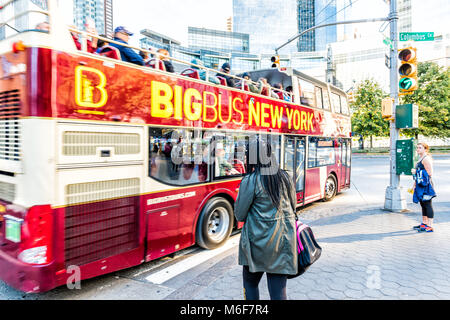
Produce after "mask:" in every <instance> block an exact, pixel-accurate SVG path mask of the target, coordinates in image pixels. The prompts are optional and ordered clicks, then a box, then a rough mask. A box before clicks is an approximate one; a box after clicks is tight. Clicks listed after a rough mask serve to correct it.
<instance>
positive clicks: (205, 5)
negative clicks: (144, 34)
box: [113, 0, 233, 47]
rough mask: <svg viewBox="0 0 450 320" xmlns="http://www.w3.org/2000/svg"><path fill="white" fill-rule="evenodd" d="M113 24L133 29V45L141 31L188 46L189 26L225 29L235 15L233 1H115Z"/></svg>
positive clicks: (139, 36) (137, 40) (131, 41)
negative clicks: (161, 35)
mask: <svg viewBox="0 0 450 320" xmlns="http://www.w3.org/2000/svg"><path fill="white" fill-rule="evenodd" d="M113 11H114V17H113V19H114V26H121V25H122V26H125V27H126V28H128V29H129V31H131V32H134V33H135V34H134V36H133V37H132V39H131V40H130V43H131V44H135V45H136V44H139V39H140V38H141V35H139V34H140V31H141V30H143V29H150V30H152V31H155V32H158V33H161V34H163V35H165V36H169V37H171V38H173V39H175V40H178V41H180V42H181V44H182V45H183V46H186V47H187V46H188V26H191V27H200V28H208V29H216V30H226V25H227V18H228V17H231V16H232V15H233V8H232V0H158V1H156V0H113Z"/></svg>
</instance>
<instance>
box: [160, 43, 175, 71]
mask: <svg viewBox="0 0 450 320" xmlns="http://www.w3.org/2000/svg"><path fill="white" fill-rule="evenodd" d="M157 52H158V53H160V54H161V55H159V59H161V60H162V62H164V67H165V68H166V71H167V72H172V73H173V72H175V70H174V68H173V65H172V62H171V61H170V59H169V58H168V57H170V53H169V51H167V50H166V49H159V50H158V51H157Z"/></svg>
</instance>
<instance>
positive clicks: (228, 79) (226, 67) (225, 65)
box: [216, 62, 235, 87]
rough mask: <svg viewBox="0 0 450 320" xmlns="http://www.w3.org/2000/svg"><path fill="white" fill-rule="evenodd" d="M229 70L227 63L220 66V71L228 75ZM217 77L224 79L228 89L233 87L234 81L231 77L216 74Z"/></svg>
mask: <svg viewBox="0 0 450 320" xmlns="http://www.w3.org/2000/svg"><path fill="white" fill-rule="evenodd" d="M230 70H231V67H230V64H229V63H228V62H225V63H224V64H223V65H222V68H221V69H220V71H221V72H223V73H226V74H229V73H230ZM216 76H217V77H222V78H225V79H226V80H227V86H229V87H234V86H235V79H234V78H233V77H230V76H227V75H225V74H222V73H218V74H216Z"/></svg>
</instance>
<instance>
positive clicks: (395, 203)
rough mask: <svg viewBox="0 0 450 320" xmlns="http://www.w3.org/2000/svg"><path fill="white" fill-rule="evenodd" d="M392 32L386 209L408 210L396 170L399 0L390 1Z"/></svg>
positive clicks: (394, 210)
mask: <svg viewBox="0 0 450 320" xmlns="http://www.w3.org/2000/svg"><path fill="white" fill-rule="evenodd" d="M389 21H390V33H391V37H390V40H391V44H392V46H391V48H390V53H391V54H390V57H391V59H390V87H391V98H392V99H393V100H394V104H393V110H392V114H393V115H394V120H393V121H390V140H391V141H390V143H391V146H390V158H391V161H390V185H389V186H388V187H387V188H386V194H385V202H384V209H385V210H388V211H392V212H401V211H404V210H406V199H405V195H404V193H403V192H402V190H401V188H400V176H399V175H397V170H396V145H397V140H398V138H399V133H400V130H399V129H397V127H396V125H395V108H396V106H397V105H398V104H399V99H398V92H399V89H398V75H397V52H398V50H397V49H398V33H397V22H398V12H397V0H391V1H390V12H389Z"/></svg>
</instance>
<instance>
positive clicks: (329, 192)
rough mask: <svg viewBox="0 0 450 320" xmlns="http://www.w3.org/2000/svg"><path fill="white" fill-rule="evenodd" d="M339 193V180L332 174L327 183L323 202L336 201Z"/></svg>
mask: <svg viewBox="0 0 450 320" xmlns="http://www.w3.org/2000/svg"><path fill="white" fill-rule="evenodd" d="M336 193H337V180H336V177H335V176H334V175H332V174H330V175H329V176H328V178H327V181H326V182H325V190H324V197H323V201H331V200H333V199H334V197H335V196H336Z"/></svg>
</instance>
